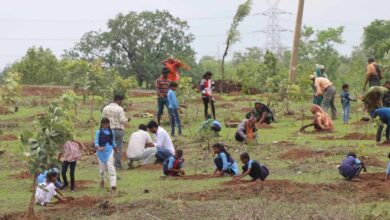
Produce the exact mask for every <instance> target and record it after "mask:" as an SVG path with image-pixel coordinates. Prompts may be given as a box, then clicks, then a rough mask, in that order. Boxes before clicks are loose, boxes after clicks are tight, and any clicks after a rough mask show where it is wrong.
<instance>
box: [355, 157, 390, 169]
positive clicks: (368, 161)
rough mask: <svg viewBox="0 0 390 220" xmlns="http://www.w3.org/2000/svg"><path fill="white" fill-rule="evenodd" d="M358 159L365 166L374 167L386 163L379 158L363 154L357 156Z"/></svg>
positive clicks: (382, 165)
mask: <svg viewBox="0 0 390 220" xmlns="http://www.w3.org/2000/svg"><path fill="white" fill-rule="evenodd" d="M359 159H360V160H361V161H362V162H363V163H364V165H366V166H374V167H383V168H385V167H386V163H385V162H383V161H381V160H379V159H378V158H377V157H375V156H363V157H359Z"/></svg>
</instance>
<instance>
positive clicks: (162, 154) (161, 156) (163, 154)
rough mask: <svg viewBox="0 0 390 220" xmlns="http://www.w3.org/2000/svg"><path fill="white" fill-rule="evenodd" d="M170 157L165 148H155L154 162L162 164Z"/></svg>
mask: <svg viewBox="0 0 390 220" xmlns="http://www.w3.org/2000/svg"><path fill="white" fill-rule="evenodd" d="M170 156H172V153H171V152H170V151H169V150H168V149H167V148H165V147H157V153H156V160H157V162H160V163H163V162H164V161H165V160H166V159H168V158H169V157H170Z"/></svg>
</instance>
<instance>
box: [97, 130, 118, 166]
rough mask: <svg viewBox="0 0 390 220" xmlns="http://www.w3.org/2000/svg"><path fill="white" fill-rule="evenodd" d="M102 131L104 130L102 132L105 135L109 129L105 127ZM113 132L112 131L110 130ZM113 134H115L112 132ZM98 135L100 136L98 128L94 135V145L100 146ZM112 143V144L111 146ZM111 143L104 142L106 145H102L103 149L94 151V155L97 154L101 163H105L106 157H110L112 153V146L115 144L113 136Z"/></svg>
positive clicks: (108, 132)
mask: <svg viewBox="0 0 390 220" xmlns="http://www.w3.org/2000/svg"><path fill="white" fill-rule="evenodd" d="M102 131H103V132H104V134H106V135H109V134H110V131H109V130H108V129H106V128H103V129H102ZM112 132H114V131H112ZM114 135H115V134H114ZM99 136H100V129H99V130H97V131H96V135H95V147H101V146H99ZM112 145H113V146H112ZM112 145H111V144H110V143H108V142H107V143H106V146H104V150H102V151H100V150H97V151H96V155H97V156H98V158H99V160H100V161H101V162H103V163H107V161H108V158H109V157H110V155H111V153H112V149H113V148H114V147H116V144H115V138H113V140H112Z"/></svg>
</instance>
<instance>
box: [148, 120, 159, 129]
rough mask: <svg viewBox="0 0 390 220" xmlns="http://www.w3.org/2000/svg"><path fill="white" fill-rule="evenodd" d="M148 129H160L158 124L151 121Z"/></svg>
mask: <svg viewBox="0 0 390 220" xmlns="http://www.w3.org/2000/svg"><path fill="white" fill-rule="evenodd" d="M148 128H149V129H151V128H158V124H157V122H156V121H150V122H149V123H148Z"/></svg>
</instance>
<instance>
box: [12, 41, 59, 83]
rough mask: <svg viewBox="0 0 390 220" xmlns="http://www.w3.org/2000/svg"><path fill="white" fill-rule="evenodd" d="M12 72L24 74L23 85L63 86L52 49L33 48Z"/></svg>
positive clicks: (13, 66) (16, 64)
mask: <svg viewBox="0 0 390 220" xmlns="http://www.w3.org/2000/svg"><path fill="white" fill-rule="evenodd" d="M10 70H12V71H16V72H19V73H21V74H22V80H21V83H22V84H32V85H41V84H58V85H61V84H63V75H62V73H61V71H60V68H59V63H58V60H57V58H56V56H55V55H54V54H53V52H52V51H51V50H50V49H44V48H42V47H39V48H36V47H32V48H29V49H28V50H27V53H26V55H25V56H24V57H22V59H21V60H20V61H18V62H16V63H14V64H13V65H12V66H11V68H10Z"/></svg>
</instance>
